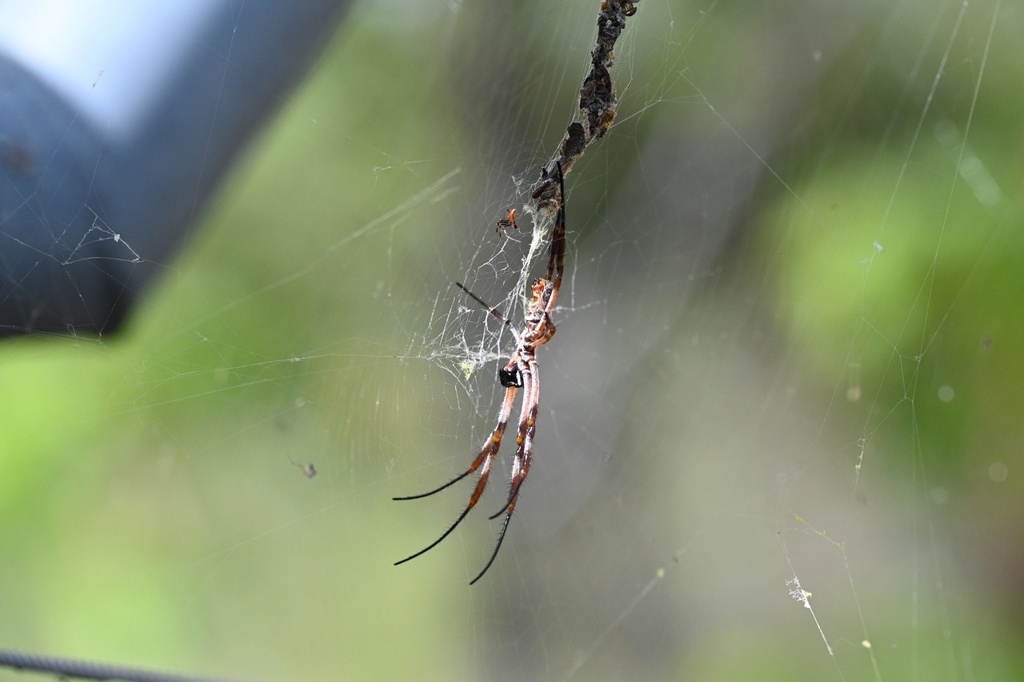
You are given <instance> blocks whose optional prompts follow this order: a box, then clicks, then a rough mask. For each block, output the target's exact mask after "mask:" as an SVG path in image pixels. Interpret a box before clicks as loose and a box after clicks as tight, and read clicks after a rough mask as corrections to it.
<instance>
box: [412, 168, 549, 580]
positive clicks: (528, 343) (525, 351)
mask: <svg viewBox="0 0 1024 682" xmlns="http://www.w3.org/2000/svg"><path fill="white" fill-rule="evenodd" d="M556 168H557V171H558V191H559V195H558V200H559V201H558V213H557V214H556V216H555V228H554V231H553V232H552V234H551V255H550V257H549V258H548V270H547V276H546V277H542V278H538V279H536V280H534V282H533V285H532V287H531V290H530V294H531V298H530V302H529V304H528V305H527V307H526V314H525V315H524V316H523V327H522V330H518V331H517V330H516V328H515V327H513V326H512V323H511V322H510V321H509V320H508V318H506V317H505V316H504V315H502V314H501V313H500V312H498V309H497V308H494V307H491V306H489V305H487V303H485V302H484V301H483V299H481V298H480V297H479V296H477V295H476V294H474V293H473V292H472V291H470V290H469V289H467V288H466V287H464V286H463V285H462V284H461V283H459V282H456V283H455V284H456V285H457V286H458V287H459V288H460V289H462V290H463V291H465V292H466V294H467V295H469V297H470V298H472V299H473V300H474V301H476V302H477V303H479V304H480V305H481V306H483V307H484V308H485V309H486V310H487V312H489V313H490V314H491V315H494V316H495V317H496V318H498V319H499V320H501V321H502V322H503V323H504V324H505V326H506V327H508V329H509V331H511V332H512V336H513V337H515V340H516V350H515V352H514V353H513V354H512V357H511V358H510V359H509V361H508V363H506V364H505V366H504V367H502V368H501V369H499V370H498V381H499V382H501V385H502V386H504V387H505V399H504V400H503V401H502V403H501V409H500V410H498V423H497V425H496V426H495V427H494V430H493V431H491V435H490V436H488V437H487V440H486V441H484V445H483V448H481V450H480V454H478V455H477V456H476V459H474V460H473V463H472V464H470V465H469V468H468V469H466V470H465V471H464V472H462V473H461V474H459V475H458V476H456V477H455V478H453V479H452V480H450V481H448V482H447V483H445V484H444V485H442V486H440V487H439V488H434V489H433V490H431V491H429V492H426V493H421V494H419V495H409V496H407V497H396V498H394V499H395V500H418V499H421V498H424V497H430V496H431V495H433V494H435V493H439V492H441V491H442V490H444V489H446V488H448V487H449V486H452V485H454V484H455V483H458V482H459V481H461V480H462V479H464V478H466V477H467V476H469V475H470V474H472V473H474V472H476V471H477V470H479V471H480V477H479V478H478V479H477V482H476V487H475V488H473V494H472V495H470V497H469V504H467V505H466V508H465V509H464V510H463V511H462V513H461V514H459V517H458V518H457V519H455V523H453V524H452V525H451V526H449V527H448V530H446V531H445V532H444V533H442V534H441V537H439V538H438V539H437V540H434V542H432V543H430V544H429V545H427V546H426V547H425V548H423V549H421V550H420V551H418V552H416V553H415V554H413V555H411V556H408V557H406V558H404V559H402V560H401V561H396V562H395V566H398V565H399V564H404V563H405V562H407V561H411V560H412V559H415V558H416V557H418V556H420V555H422V554H425V553H426V552H429V551H430V550H432V549H433V548H434V547H437V546H438V545H439V544H441V542H442V541H443V540H444V539H445V538H446V537H448V536H449V535H451V533H452V531H453V530H455V528H456V527H458V525H459V524H460V523H462V521H463V519H465V518H466V516H468V515H469V512H471V511H472V510H473V507H475V506H476V504H477V502H479V501H480V496H481V495H483V492H484V489H485V488H486V487H487V479H488V477H489V476H490V474H491V465H492V464H493V463H494V458H495V456H496V455H497V454H498V448H500V447H501V439H502V436H504V435H505V427H506V426H508V420H509V417H510V416H511V414H512V407H513V405H514V404H515V398H516V393H518V391H519V389H520V388H521V389H523V405H522V412H521V413H520V417H519V432H518V434H517V435H516V454H515V458H514V460H513V462H512V475H511V480H510V482H509V490H508V499H507V501H506V502H505V505H504V506H503V507H502V508H501V509H499V510H498V511H497V513H495V514H494V515H492V516H490V517H489V518H490V519H496V518H498V517H499V516H501V515H502V514H504V515H505V520H504V522H503V523H502V525H501V533H500V534H499V535H498V542H497V543H496V544H495V546H494V551H493V552H492V553H491V558H490V559H488V560H487V564H486V565H485V566H484V568H483V570H482V571H480V572H479V573H478V574H477V576H476V577H475V578H473V579H472V580H471V581H470V582H469V584H470V585H472V584H474V583H476V581H478V580H480V578H482V577H483V575H484V573H487V570H488V569H489V568H490V567H491V564H493V563H494V560H495V558H497V556H498V550H500V549H501V543H502V542H503V541H504V540H505V532H506V531H507V530H508V523H509V521H510V520H511V519H512V512H513V511H515V508H516V502H517V501H518V500H519V491H520V490H521V489H522V487H523V483H524V482H525V481H526V476H527V475H528V474H529V473H530V460H531V459H532V457H533V434H534V432H535V431H536V429H537V407H538V401H539V399H540V375H539V368H538V365H537V348H539V347H540V346H542V345H544V344H545V343H547V342H548V341H549V340H550V339H551V337H552V336H554V335H555V325H554V323H553V322H552V321H551V311H552V310H553V309H554V307H555V301H557V300H558V290H559V289H560V288H561V286H562V269H563V265H564V261H565V181H564V178H563V175H562V164H561V162H560V161H559V162H558V163H557V164H556Z"/></svg>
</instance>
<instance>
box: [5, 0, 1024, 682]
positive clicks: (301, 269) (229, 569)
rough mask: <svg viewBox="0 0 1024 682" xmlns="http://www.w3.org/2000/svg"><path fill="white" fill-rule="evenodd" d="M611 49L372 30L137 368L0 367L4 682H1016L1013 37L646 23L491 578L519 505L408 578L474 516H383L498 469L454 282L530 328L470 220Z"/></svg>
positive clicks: (635, 45) (515, 237)
mask: <svg viewBox="0 0 1024 682" xmlns="http://www.w3.org/2000/svg"><path fill="white" fill-rule="evenodd" d="M598 4H599V3H597V2H579V3H557V4H552V3H545V2H540V1H536V2H525V3H452V4H448V5H444V6H429V7H427V6H420V5H419V4H412V3H400V2H392V3H382V2H364V3H360V4H358V5H357V6H356V8H355V11H353V12H352V13H351V14H350V16H349V17H348V18H347V19H346V20H345V22H344V23H343V25H342V28H341V30H340V32H339V34H338V36H337V38H336V40H335V41H334V43H333V44H332V46H331V47H330V48H329V50H328V51H327V53H326V54H325V55H324V56H323V59H322V60H321V62H320V63H319V65H318V66H317V68H316V69H315V71H314V72H313V73H312V74H311V75H310V77H309V79H308V81H307V82H306V83H305V84H304V86H303V87H302V88H301V89H300V91H299V92H298V93H297V94H296V95H295V96H294V97H293V98H292V99H291V100H290V101H288V102H287V103H284V106H283V110H282V113H281V114H280V116H279V117H278V118H277V119H276V120H275V121H274V123H273V124H272V126H271V127H270V128H269V129H268V130H267V131H266V132H265V134H264V135H263V136H261V138H260V139H259V140H258V142H257V143H256V144H255V145H254V146H253V147H252V149H251V150H250V151H249V153H248V155H247V156H246V158H245V159H244V161H243V162H242V163H241V164H240V165H239V166H238V168H237V169H236V171H235V173H234V174H233V175H232V176H231V178H230V179H229V181H228V183H227V184H226V186H225V187H224V189H223V191H222V192H221V194H220V196H219V198H218V200H217V201H216V204H215V206H213V208H212V209H211V210H210V211H209V213H208V214H207V215H206V217H205V219H204V221H203V222H204V224H203V225H202V226H201V227H200V228H199V229H197V230H196V231H195V233H194V235H193V236H192V237H191V239H190V240H189V242H188V244H187V246H186V248H185V249H184V250H183V252H182V253H181V254H180V258H178V259H176V260H175V261H173V262H169V263H165V264H164V265H165V273H164V276H163V277H162V279H161V281H160V282H159V283H158V285H157V286H156V287H155V288H153V289H151V290H149V291H147V292H146V300H145V302H144V305H142V306H141V307H140V308H139V309H138V310H137V312H136V314H135V316H134V318H133V319H132V321H131V324H130V326H129V328H128V329H127V330H126V331H125V332H124V333H123V334H120V335H118V336H117V337H113V338H103V339H99V340H97V339H87V338H75V339H61V338H33V339H18V340H13V341H7V342H5V343H4V344H3V346H2V347H0V384H2V385H3V387H4V391H3V393H2V394H0V433H2V434H3V437H2V440H0V492H2V494H0V538H2V543H3V547H4V550H5V551H4V552H3V553H2V556H0V565H2V567H3V570H2V575H3V579H2V580H0V609H2V613H3V617H2V618H0V642H3V645H4V646H5V647H7V648H23V649H27V650H31V651H41V652H48V653H55V654H61V655H65V656H76V657H85V658H91V659H101V660H111V661H119V662H123V663H127V664H133V665H145V666H152V667H159V668H170V669H174V670H179V671H191V672H197V673H198V672H202V673H206V674H215V675H221V676H225V677H232V678H240V679H252V680H278V679H280V680H335V679H348V678H354V679H401V678H406V679H408V678H413V679H444V680H457V679H467V680H469V679H472V680H478V679H496V680H510V679H570V678H576V679H587V680H604V679H607V680H616V679H685V680H720V679H757V680H773V679H778V680H822V679H841V680H842V679H845V680H860V679H878V680H881V679H907V680H925V679H927V680H932V679H942V680H946V679H948V680H973V679H987V680H1000V679H1007V680H1009V679H1019V678H1021V677H1024V655H1022V652H1024V649H1022V647H1021V632H1020V629H1021V625H1022V622H1024V610H1022V608H1021V606H1020V605H1021V604H1022V603H1024V580H1022V579H1021V576H1022V575H1024V569H1022V562H1024V543H1022V542H1021V535H1022V531H1021V522H1020V521H1021V518H1022V513H1024V491H1022V478H1021V463H1022V457H1021V443H1022V442H1024V439H1022V436H1024V434H1022V433H1021V427H1020V426H1019V424H1020V423H1021V422H1020V421H1019V415H1020V414H1021V411H1022V407H1024V400H1022V395H1021V394H1022V389H1021V386H1022V384H1024V381H1022V380H1024V369H1022V366H1021V365H1022V363H1024V360H1022V358H1024V322H1022V317H1021V313H1020V311H1021V301H1022V293H1024V237H1022V231H1021V229H1020V224H1021V187H1022V185H1021V180H1022V172H1021V171H1022V166H1024V164H1022V150H1024V144H1022V142H1024V139H1022V124H1021V122H1022V121H1024V111H1022V108H1024V101H1022V93H1024V89H1022V88H1021V87H1020V84H1021V82H1022V76H1024V73H1022V70H1024V66H1022V65H1024V62H1022V61H1021V60H1020V51H1019V48H1018V47H1017V42H1018V40H1019V36H1020V35H1021V34H1022V30H1024V16H1022V9H1021V6H1020V5H1019V4H1017V3H1005V2H1004V3H999V2H993V1H981V2H971V3H968V4H961V3H957V2H945V1H943V2H924V1H921V2H907V3H899V4H896V5H892V4H889V3H859V4H857V6H856V7H853V6H850V5H851V4H850V3H848V4H840V3H809V2H795V1H794V2H779V3H771V4H770V5H757V6H751V5H750V4H749V3H740V2H706V3H683V2H659V1H657V0H643V1H642V2H641V3H640V4H639V11H638V13H637V15H636V16H635V17H633V18H632V19H631V20H630V23H629V24H628V27H627V29H626V33H625V34H624V36H623V38H622V40H621V42H620V44H619V46H618V49H617V50H616V53H617V57H618V58H617V61H616V64H615V67H614V73H613V77H614V79H615V82H616V84H617V86H618V89H619V92H620V95H621V106H620V110H619V117H618V119H617V123H616V125H615V126H614V127H613V128H612V130H611V131H610V133H609V135H608V136H607V138H606V139H605V140H602V141H601V142H600V143H598V144H597V145H595V147H593V148H592V149H591V150H589V151H588V152H587V154H586V156H585V157H584V159H583V161H582V162H581V163H580V164H578V165H577V166H576V167H574V169H573V173H572V174H571V175H570V176H569V177H568V178H567V180H566V182H567V189H568V195H569V196H568V201H567V215H568V221H569V254H568V256H567V266H566V267H567V270H566V282H565V285H564V287H563V291H562V298H561V299H560V307H559V309H558V310H557V311H556V314H555V316H554V317H555V322H556V324H557V325H558V328H559V332H558V335H557V336H555V337H554V338H553V339H552V341H551V342H550V343H549V344H548V345H546V346H545V347H544V348H543V349H542V350H541V351H540V353H539V358H540V363H541V368H542V372H543V374H544V382H543V384H542V407H541V413H540V416H539V419H538V431H537V447H536V451H535V456H536V462H535V465H534V468H533V470H532V474H531V477H530V480H529V482H528V483H527V484H526V486H524V491H523V498H522V501H521V502H520V506H519V509H517V515H516V517H515V518H514V519H513V522H512V526H511V529H510V531H509V536H508V539H507V541H506V544H505V545H504V548H503V550H502V553H501V554H500V555H499V557H498V560H497V562H496V564H495V566H494V567H493V568H492V569H491V572H490V573H489V574H488V575H487V576H486V577H485V578H484V579H483V580H482V581H481V582H480V583H479V584H477V585H475V586H474V587H472V588H469V587H467V585H466V583H467V582H468V580H469V579H470V578H471V577H472V576H474V575H475V574H476V572H477V571H478V570H479V568H480V567H482V565H483V563H484V562H485V561H486V557H487V556H488V555H489V553H490V550H491V547H492V542H493V541H494V539H495V535H496V532H497V522H487V521H486V520H485V517H486V516H487V515H488V514H489V513H491V512H492V511H493V510H495V509H497V508H498V507H500V504H501V499H502V492H501V489H502V488H503V485H504V475H505V474H504V472H505V471H506V470H507V466H508V462H507V461H504V462H502V463H500V464H499V465H498V469H497V472H498V473H496V474H495V477H494V479H493V480H495V481H496V484H495V485H494V487H495V488H497V489H498V490H497V491H495V492H494V494H493V495H488V497H487V498H486V499H485V503H482V506H483V507H484V509H482V510H479V511H478V513H477V514H474V515H473V516H472V517H470V519H469V520H467V521H466V522H465V523H464V524H463V526H462V527H461V528H460V530H459V531H457V532H456V533H454V534H453V535H452V536H451V537H450V538H449V539H447V540H446V541H445V543H443V544H442V545H441V546H439V547H437V548H436V549H434V550H433V551H432V552H430V553H429V554H428V555H426V556H424V557H421V558H419V559H417V560H416V561H414V562H411V563H410V564H408V565H403V566H401V567H397V568H395V567H392V566H391V564H392V563H393V562H394V561H395V560H397V559H400V558H402V557H404V556H407V555H408V554H411V553H412V552H414V551H416V550H418V549H420V548H422V547H423V546H426V544H428V543H429V542H430V541H432V540H433V539H434V538H435V537H437V535H439V534H440V533H441V532H442V531H443V530H444V528H446V527H447V525H448V524H449V523H450V522H451V520H452V519H453V518H454V517H455V516H456V515H457V513H458V512H459V511H460V510H461V508H462V505H464V504H465V501H466V499H467V498H468V495H469V490H470V485H468V484H467V485H464V486H461V487H458V488H457V489H454V490H450V491H446V492H445V493H444V494H442V495H439V496H438V498H437V499H431V500H423V501H417V502H403V503H398V502H392V501H391V497H393V496H395V495H403V494H412V493H415V492H420V491H423V490H429V489H431V488H433V487H435V486H436V485H438V484H440V483H441V482H443V481H445V480H447V479H448V478H450V477H451V476H452V475H454V474H455V473H458V472H459V471H461V470H463V468H464V467H465V466H467V465H468V463H469V462H470V461H471V459H472V457H473V456H474V454H475V452H476V448H478V447H479V445H480V443H481V442H482V441H483V439H484V438H485V437H486V435H487V434H488V433H489V430H490V428H491V427H492V425H493V420H494V416H495V414H496V412H497V409H498V405H499V401H500V397H501V391H502V389H501V387H500V386H499V385H497V382H496V381H495V379H494V373H495V371H496V368H497V367H498V360H497V359H496V358H498V357H500V356H501V355H502V354H507V353H508V352H509V349H510V345H511V339H510V338H509V336H508V335H507V333H506V334H504V335H501V336H499V334H498V332H499V331H500V324H499V323H496V322H495V321H493V320H488V319H486V318H487V316H486V313H484V312H482V311H480V310H479V309H477V308H476V307H474V306H473V304H472V303H471V302H467V301H466V300H465V298H464V296H462V295H461V293H460V292H459V291H458V289H456V288H455V287H454V286H453V282H454V281H462V282H466V283H467V284H468V285H469V286H470V288H472V289H473V290H474V291H476V292H477V293H479V294H480V295H482V296H484V297H485V298H487V299H488V300H489V301H492V302H494V303H500V307H502V308H503V309H508V306H509V305H510V304H512V303H514V302H515V300H516V298H515V291H514V285H515V282H516V279H517V276H518V274H519V269H520V266H521V263H522V259H523V258H524V256H525V255H526V253H527V249H528V247H529V235H530V232H529V229H530V221H529V220H528V219H526V220H521V221H520V223H521V226H520V229H521V230H522V232H521V233H514V234H512V235H510V236H509V237H508V238H507V239H504V240H503V239H501V238H499V237H498V235H496V234H495V231H494V221H495V220H496V219H497V218H498V217H501V216H502V215H503V214H504V212H505V211H506V210H507V209H508V208H509V207H512V206H523V205H524V203H525V200H526V197H527V196H528V193H529V189H530V184H531V183H532V181H533V180H534V178H535V173H536V169H537V168H538V167H539V166H540V165H541V164H543V163H544V162H546V161H547V160H548V159H549V155H550V154H552V153H553V151H554V150H555V148H556V145H557V144H558V141H559V140H560V139H561V136H562V133H563V131H564V129H565V125H566V124H567V123H568V122H569V120H570V119H571V117H572V116H573V114H574V110H575V107H576V99H577V93H578V88H579V85H580V82H581V80H582V78H583V76H584V74H585V73H586V70H587V67H588V65H587V59H588V54H589V51H590V49H591V47H592V42H593V36H594V28H593V22H594V18H595V16H596V12H597V6H598ZM142 255H143V257H144V256H145V254H142ZM543 258H544V254H543V253H541V254H540V259H541V260H543ZM534 266H535V267H534V270H533V273H534V275H537V274H539V271H540V270H542V269H543V263H540V264H537V263H534ZM520 314H521V312H520ZM510 441H511V439H510ZM308 463H312V464H313V465H314V466H315V467H316V469H317V471H318V472H319V474H318V475H317V476H316V477H315V478H312V479H310V478H307V477H306V476H305V475H304V473H303V471H302V467H303V466H304V465H306V464H308ZM794 577H796V578H797V579H798V580H799V585H800V588H801V589H803V590H806V591H808V592H810V593H811V596H810V597H809V599H808V601H807V604H809V606H810V607H811V608H810V609H808V608H805V607H804V606H803V604H802V603H801V602H799V601H796V600H794V599H793V598H792V597H791V595H790V591H791V590H794V589H796V588H795V583H792V582H789V583H787V581H792V580H793V578H794ZM798 596H799V595H798ZM25 678H26V676H25V675H24V674H16V673H14V672H0V680H7V679H11V680H15V679H18V680H21V679H25Z"/></svg>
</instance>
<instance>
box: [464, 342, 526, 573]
mask: <svg viewBox="0 0 1024 682" xmlns="http://www.w3.org/2000/svg"><path fill="white" fill-rule="evenodd" d="M523 365H524V366H523V367H522V368H521V370H520V371H521V373H522V375H523V386H524V396H523V411H522V416H521V417H520V420H519V434H518V435H517V437H516V444H517V447H516V455H515V460H514V461H513V463H512V480H511V481H510V483H509V495H508V501H507V502H506V503H505V506H504V507H502V508H501V509H500V510H498V513H497V514H494V515H493V516H491V517H490V518H491V519H495V518H497V517H498V516H500V515H501V514H502V512H504V513H505V520H504V521H503V522H502V524H501V532H500V533H498V542H497V543H496V544H495V545H494V551H493V552H491V558H490V559H488V560H487V564H486V565H485V566H484V567H483V570H481V571H480V572H479V573H478V574H477V576H476V577H475V578H473V579H472V580H471V581H469V584H470V585H472V584H474V583H475V582H476V581H478V580H480V578H482V577H483V576H484V573H487V570H488V569H489V568H490V567H491V564H493V563H494V560H495V559H497V558H498V551H499V550H500V549H501V543H503V542H504V541H505V533H506V532H507V531H508V524H509V521H511V520H512V512H514V511H515V509H516V502H517V501H518V500H519V489H520V488H521V487H522V485H523V482H524V481H525V480H526V477H527V475H529V473H530V460H531V458H532V456H533V434H534V432H535V431H536V430H537V405H538V402H537V400H538V398H539V397H540V377H539V376H538V375H537V361H536V360H535V359H533V358H530V359H529V360H528V361H526V362H524V363H523Z"/></svg>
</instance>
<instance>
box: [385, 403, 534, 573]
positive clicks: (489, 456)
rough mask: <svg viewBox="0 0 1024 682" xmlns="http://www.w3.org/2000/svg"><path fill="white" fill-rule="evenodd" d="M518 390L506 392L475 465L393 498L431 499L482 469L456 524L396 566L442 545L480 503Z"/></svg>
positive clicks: (397, 562) (398, 562) (474, 461)
mask: <svg viewBox="0 0 1024 682" xmlns="http://www.w3.org/2000/svg"><path fill="white" fill-rule="evenodd" d="M518 390H519V389H518V388H517V387H516V386H509V387H508V389H507V390H506V391H505V400H504V401H503V402H502V403H501V410H500V411H499V412H498V424H497V426H495V427H494V431H492V432H491V435H490V437H489V438H488V439H487V442H486V443H484V446H483V448H482V449H481V450H480V454H479V455H477V456H476V459H474V460H473V463H472V464H470V465H469V468H468V469H466V470H465V471H464V472H462V473H461V474H459V475H458V476H456V477H455V478H453V479H452V480H450V481H448V482H447V483H445V484H444V485H442V486H441V487H439V488H435V489H433V490H431V491H430V492H426V493H421V494H419V495H409V496H407V497H396V498H393V499H395V500H399V501H401V500H418V499H420V498H423V497H429V496H431V495H433V494H435V493H439V492H441V491H442V490H444V489H445V488H447V487H449V486H451V485H454V484H455V483H458V482H459V481H461V480H462V479H464V478H465V477H466V476H469V475H470V474H472V473H473V472H474V471H476V470H477V469H480V479H479V480H478V481H477V483H476V487H475V488H474V489H473V494H472V495H471V496H470V498H469V504H468V505H466V508H465V509H464V510H463V511H462V513H461V514H459V518H457V519H455V523H453V524H452V525H451V526H449V527H448V530H446V531H445V532H444V533H443V534H442V535H441V537H439V538H438V539H437V540H435V541H434V542H432V543H431V544H429V545H427V546H426V547H424V548H423V549H421V550H420V551H418V552H416V553H415V554H412V555H410V556H407V557H406V558H404V559H402V560H401V561H396V562H395V566H398V565H399V564H404V563H405V562H406V561H410V560H412V559H415V558H416V557H418V556H420V555H421V554H425V553H427V552H429V551H430V550H432V549H433V548H434V547H437V546H438V545H439V544H441V542H442V541H443V540H444V539H445V538H446V537H448V536H449V535H451V533H452V531H453V530H455V529H456V528H457V527H458V525H459V524H460V523H462V521H463V519H465V518H466V516H467V515H468V514H469V512H470V511H472V509H473V507H475V506H476V503H477V502H479V501H480V496H481V495H483V492H484V489H485V488H486V487H487V479H488V477H489V476H490V473H491V464H492V463H493V462H494V456H495V455H497V454H498V448H500V447H501V438H502V436H504V435H505V427H506V426H508V418H509V415H510V414H511V413H512V405H513V404H514V402H515V398H516V391H518Z"/></svg>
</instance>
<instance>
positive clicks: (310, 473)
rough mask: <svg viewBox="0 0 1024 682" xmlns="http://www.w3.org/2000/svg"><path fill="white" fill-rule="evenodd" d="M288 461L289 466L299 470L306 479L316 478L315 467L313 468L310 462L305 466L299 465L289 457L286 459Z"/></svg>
mask: <svg viewBox="0 0 1024 682" xmlns="http://www.w3.org/2000/svg"><path fill="white" fill-rule="evenodd" d="M288 461H289V462H291V465H292V466H293V467H295V468H297V469H299V470H300V471H301V472H302V473H303V474H305V475H306V478H313V477H315V476H316V473H317V472H316V467H315V466H313V463H312V462H307V463H306V464H299V463H298V462H296V461H295V460H294V459H292V458H291V457H289V458H288Z"/></svg>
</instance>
